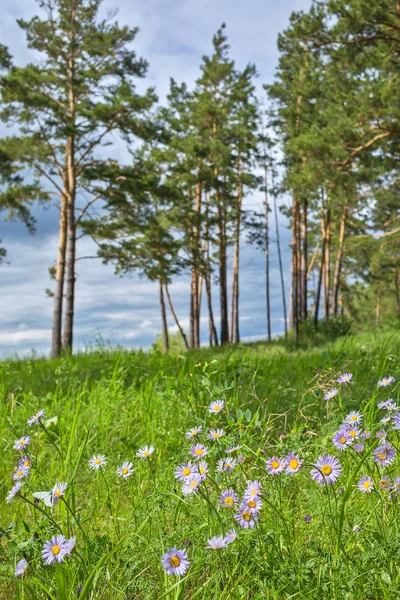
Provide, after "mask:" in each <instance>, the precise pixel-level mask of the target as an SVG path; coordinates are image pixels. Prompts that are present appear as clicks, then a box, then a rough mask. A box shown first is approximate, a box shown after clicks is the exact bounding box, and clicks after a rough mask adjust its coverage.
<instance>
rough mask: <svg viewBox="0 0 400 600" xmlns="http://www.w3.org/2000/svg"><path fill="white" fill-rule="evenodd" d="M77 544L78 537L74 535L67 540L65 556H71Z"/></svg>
mask: <svg viewBox="0 0 400 600" xmlns="http://www.w3.org/2000/svg"><path fill="white" fill-rule="evenodd" d="M75 544H76V537H75V536H73V537H72V538H70V539H69V540H65V544H64V554H65V556H69V555H70V554H71V552H72V550H73V549H74V548H75Z"/></svg>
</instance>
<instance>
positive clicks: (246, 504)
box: [240, 496, 262, 515]
mask: <svg viewBox="0 0 400 600" xmlns="http://www.w3.org/2000/svg"><path fill="white" fill-rule="evenodd" d="M261 507H262V501H261V498H260V497H259V496H257V497H256V498H247V499H246V498H245V499H244V500H243V502H242V504H241V506H240V510H248V511H250V512H251V514H252V515H253V514H255V513H259V512H260V510H261Z"/></svg>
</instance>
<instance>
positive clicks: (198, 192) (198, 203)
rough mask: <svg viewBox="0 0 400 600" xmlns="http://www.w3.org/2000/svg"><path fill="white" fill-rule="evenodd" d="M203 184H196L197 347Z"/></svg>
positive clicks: (197, 340)
mask: <svg viewBox="0 0 400 600" xmlns="http://www.w3.org/2000/svg"><path fill="white" fill-rule="evenodd" d="M202 193H203V189H202V184H201V183H198V184H197V185H196V206H195V210H196V223H195V228H194V230H195V248H196V263H195V264H196V286H195V293H196V313H195V342H196V348H198V347H199V346H200V305H201V293H200V281H199V278H200V254H201V247H200V244H201V242H200V213H201V199H202Z"/></svg>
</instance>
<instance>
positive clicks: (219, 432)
mask: <svg viewBox="0 0 400 600" xmlns="http://www.w3.org/2000/svg"><path fill="white" fill-rule="evenodd" d="M223 435H225V431H224V430H223V429H210V431H209V432H208V433H207V435H206V438H207V439H208V440H211V441H215V440H219V438H221V437H222V436H223Z"/></svg>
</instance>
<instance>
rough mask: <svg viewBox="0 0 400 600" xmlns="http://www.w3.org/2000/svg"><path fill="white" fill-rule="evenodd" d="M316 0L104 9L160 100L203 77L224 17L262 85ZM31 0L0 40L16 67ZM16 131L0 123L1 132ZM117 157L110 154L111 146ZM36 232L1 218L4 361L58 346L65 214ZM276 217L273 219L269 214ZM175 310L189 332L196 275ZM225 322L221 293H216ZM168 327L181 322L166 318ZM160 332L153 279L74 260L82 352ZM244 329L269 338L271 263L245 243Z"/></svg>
mask: <svg viewBox="0 0 400 600" xmlns="http://www.w3.org/2000/svg"><path fill="white" fill-rule="evenodd" d="M310 4H311V0H281V2H276V0H246V1H245V2H243V0H105V1H104V3H103V9H102V10H104V11H106V10H107V9H109V8H113V7H114V8H116V9H117V10H118V12H117V16H116V18H117V20H118V21H119V23H120V24H126V25H129V26H131V27H133V26H138V27H139V33H138V35H137V38H136V40H135V49H136V51H137V54H138V56H142V57H143V58H145V59H146V60H147V61H148V63H149V70H148V74H147V77H146V79H145V82H144V83H145V85H146V87H149V86H154V87H155V88H156V92H157V94H158V96H159V99H160V102H161V103H163V102H164V99H165V96H166V94H167V92H168V87H169V80H170V77H173V78H174V79H175V80H176V81H178V82H182V81H184V82H186V83H187V84H188V86H189V88H190V87H191V86H192V85H193V83H194V81H195V80H196V78H197V77H198V75H199V66H200V63H201V59H202V56H203V55H208V54H210V53H211V49H212V44H211V40H212V36H213V34H214V33H215V32H216V30H217V29H218V28H219V27H220V25H221V24H222V23H223V22H225V23H226V26H227V29H226V33H227V35H228V39H229V43H230V45H231V56H232V57H233V58H234V60H235V61H236V63H237V65H238V67H239V68H243V67H244V66H245V65H246V64H247V63H248V62H252V63H255V65H256V67H257V70H258V74H259V75H258V79H257V88H258V92H259V96H260V98H262V97H263V95H264V92H263V88H262V86H263V84H265V83H270V82H272V80H273V76H274V71H275V68H276V65H277V61H278V52H277V47H276V42H277V36H278V34H279V32H280V31H282V30H283V29H285V28H286V27H287V25H288V22H289V16H290V14H291V12H292V11H294V10H296V11H297V10H307V9H308V8H309V7H310ZM37 11H38V5H37V3H36V2H35V1H34V0H3V2H2V19H1V22H0V43H2V44H4V45H6V46H8V48H9V50H10V52H11V54H12V55H13V57H14V61H15V63H16V64H18V65H23V64H26V63H27V62H29V61H31V60H32V58H33V55H32V54H31V52H30V51H29V50H28V49H27V48H26V44H25V36H24V32H23V31H22V30H21V29H20V28H19V26H18V24H17V23H16V19H19V18H23V19H29V18H30V17H32V16H33V15H34V14H37ZM6 134H9V131H7V129H6V128H5V126H4V125H1V124H0V135H6ZM112 152H113V156H114V157H115V158H117V159H119V160H124V158H125V157H126V152H125V150H124V147H123V146H122V144H121V142H119V141H118V140H116V143H115V146H113V149H112ZM108 154H110V150H108ZM246 202H247V207H248V208H253V209H256V208H257V207H258V206H261V203H262V198H261V195H260V193H257V192H256V193H254V194H253V196H252V197H250V198H247V201H246ZM33 213H34V217H35V218H36V221H37V227H36V233H35V235H30V234H29V233H28V232H27V231H26V229H25V228H24V226H23V225H21V224H19V223H10V222H4V221H3V220H2V215H1V214H0V239H1V245H2V246H4V247H5V248H6V250H7V262H6V264H5V265H3V266H0V357H2V358H4V357H16V356H17V355H18V356H29V355H31V354H32V353H35V354H36V355H47V354H48V353H49V349H50V344H51V319H52V300H51V298H49V297H48V296H47V295H46V289H48V288H51V287H52V285H53V284H52V282H51V280H50V278H49V271H48V270H49V267H51V266H52V265H53V264H54V262H55V259H56V254H57V229H58V215H57V211H56V210H55V209H48V208H47V209H45V208H43V207H39V206H35V207H34V209H33ZM272 218H273V216H272ZM279 223H280V225H279V227H280V235H281V243H282V245H283V251H284V252H283V255H284V266H285V278H286V286H287V288H288V286H289V271H290V265H289V262H290V256H289V242H290V240H289V232H288V230H287V228H286V224H285V222H284V219H283V217H282V216H281V215H280V216H279ZM275 239H276V236H275V234H274V232H271V244H272V246H271V254H272V256H271V286H272V292H271V307H272V330H273V333H274V334H279V333H281V332H282V331H283V312H282V294H281V287H280V282H279V271H278V260H277V253H276V244H275ZM95 254H96V249H95V248H94V247H93V243H92V242H91V241H90V240H89V239H87V238H83V239H82V240H80V241H79V244H78V258H82V257H86V256H93V255H95ZM170 292H171V296H172V299H173V302H174V305H175V310H176V312H177V314H178V316H179V319H180V321H181V323H182V325H183V327H184V329H185V330H186V331H188V326H189V278H188V276H181V277H179V278H178V279H177V280H176V281H175V282H174V283H173V284H172V285H171V286H170ZM213 294H214V297H213V302H214V307H215V309H216V315H217V320H218V296H217V289H216V287H215V288H214V290H213ZM203 305H204V310H203V316H202V319H201V336H202V342H206V341H207V336H208V333H207V332H208V318H207V315H206V310H205V302H204V303H203ZM169 325H170V331H171V333H175V332H176V326H175V325H174V323H173V320H172V318H170V317H169ZM160 330H161V319H160V309H159V301H158V290H157V286H156V285H155V284H152V283H150V282H148V281H147V280H146V279H143V278H141V277H139V276H138V275H136V274H135V275H133V276H132V277H124V278H120V277H118V276H116V275H114V269H113V266H112V265H103V264H102V263H101V261H100V260H86V259H83V258H82V260H79V261H78V262H77V289H76V315H75V334H74V335H75V337H74V344H75V348H79V349H84V348H85V347H91V346H94V345H96V344H99V343H102V344H104V343H106V344H111V345H112V346H116V345H121V346H124V347H136V348H138V347H141V348H148V347H149V346H151V344H152V343H153V342H154V340H155V338H156V336H157V334H158V333H159V332H160ZM240 331H241V337H242V339H243V340H256V339H263V338H265V336H266V308H265V261H264V256H263V253H262V252H260V251H259V250H257V249H256V248H254V247H251V246H249V245H248V244H247V243H246V239H245V236H243V239H242V243H241V276H240Z"/></svg>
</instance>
